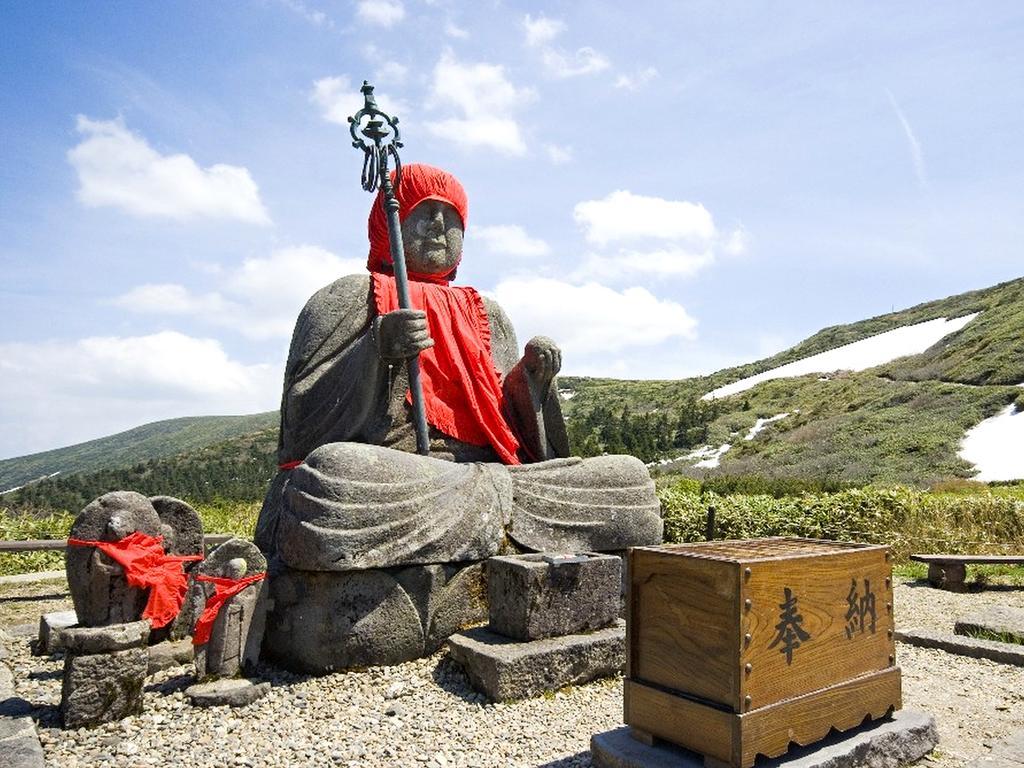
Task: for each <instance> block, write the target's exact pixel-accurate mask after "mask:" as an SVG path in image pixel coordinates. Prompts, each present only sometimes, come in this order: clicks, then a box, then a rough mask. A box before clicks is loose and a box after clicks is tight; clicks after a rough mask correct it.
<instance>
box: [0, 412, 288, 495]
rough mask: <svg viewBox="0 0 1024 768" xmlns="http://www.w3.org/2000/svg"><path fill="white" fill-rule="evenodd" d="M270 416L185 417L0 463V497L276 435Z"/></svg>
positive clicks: (273, 414) (274, 420)
mask: <svg viewBox="0 0 1024 768" xmlns="http://www.w3.org/2000/svg"><path fill="white" fill-rule="evenodd" d="M277 423H278V414H277V412H276V411H270V412H267V413H257V414H253V415H249V416H190V417H186V418H181V419H169V420H167V421H156V422H153V423H152V424H144V425H143V426H141V427H135V428H134V429H129V430H128V431H126V432H119V433H118V434H116V435H110V436H109V437H102V438H100V439H98V440H90V441H88V442H85V443H79V444H78V445H71V446H68V447H66V448H57V449H55V450H52V451H45V452H43V453H33V454H31V455H29V456H20V457H18V458H13V459H5V460H3V461H0V491H4V490H7V489H8V488H13V487H15V486H19V485H24V484H25V483H29V482H32V481H33V480H37V479H39V478H42V477H47V476H49V475H53V474H54V473H57V472H59V473H60V474H59V475H57V476H58V477H60V476H64V475H70V474H74V473H78V472H95V471H97V470H101V469H117V468H122V467H130V466H133V465H135V464H138V463H139V462H146V461H149V460H151V459H159V458H165V457H170V456H177V455H179V454H183V453H188V452H191V451H197V450H200V449H202V448H206V447H208V446H210V445H212V444H213V443H217V442H220V441H223V440H227V439H229V438H232V437H236V436H238V435H243V434H248V433H252V432H259V431H261V430H265V429H276V428H277Z"/></svg>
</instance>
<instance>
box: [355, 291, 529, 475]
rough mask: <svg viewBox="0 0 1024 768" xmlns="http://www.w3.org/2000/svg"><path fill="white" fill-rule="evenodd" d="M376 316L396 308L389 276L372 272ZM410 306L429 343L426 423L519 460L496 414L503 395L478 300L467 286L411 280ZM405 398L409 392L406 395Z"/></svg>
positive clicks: (423, 376)
mask: <svg viewBox="0 0 1024 768" xmlns="http://www.w3.org/2000/svg"><path fill="white" fill-rule="evenodd" d="M372 277H373V295H374V300H375V302H376V304H377V312H378V314H381V315H383V314H387V313H388V312H393V311H394V310H396V309H398V295H397V293H396V290H395V278H393V277H392V276H390V275H384V274H381V273H380V272H374V273H373V275H372ZM409 298H410V300H411V301H412V305H413V307H415V308H416V309H422V310H424V311H425V312H426V313H427V329H428V330H429V332H430V337H431V338H432V339H433V340H434V346H432V347H430V348H429V349H425V350H423V351H422V352H420V355H419V359H420V383H421V384H422V386H423V400H424V403H425V405H426V411H427V421H428V422H429V423H430V424H432V425H433V426H435V427H437V428H438V429H439V430H441V431H442V432H444V433H445V434H446V435H450V436H451V437H454V438H455V439H457V440H461V441H462V442H464V443H469V444H471V445H490V446H491V447H492V448H494V451H495V453H497V454H498V458H499V459H500V460H501V461H502V463H504V464H519V463H520V462H519V458H518V456H517V455H516V454H517V451H518V450H519V441H518V440H517V439H516V436H515V434H514V433H513V432H512V430H511V429H510V428H509V425H508V423H507V422H506V421H505V417H504V416H503V415H502V404H503V401H504V396H503V394H502V389H501V380H500V377H499V375H498V371H497V368H495V365H494V358H493V357H491V327H490V325H489V324H488V322H487V310H486V309H485V308H484V303H483V300H482V299H481V298H480V294H478V293H477V292H476V291H475V290H473V289H472V288H465V287H457V288H451V287H448V286H443V285H434V284H433V283H422V282H418V281H412V282H410V283H409ZM406 397H407V399H409V400H410V401H411V395H407V396H406Z"/></svg>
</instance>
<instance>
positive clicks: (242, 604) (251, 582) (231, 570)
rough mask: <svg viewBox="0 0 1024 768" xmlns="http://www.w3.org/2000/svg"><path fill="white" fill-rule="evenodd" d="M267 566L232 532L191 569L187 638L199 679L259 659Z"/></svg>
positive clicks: (225, 674) (223, 673) (230, 672)
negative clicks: (192, 623) (189, 634)
mask: <svg viewBox="0 0 1024 768" xmlns="http://www.w3.org/2000/svg"><path fill="white" fill-rule="evenodd" d="M266 567H267V562H266V560H265V559H264V557H263V555H262V554H261V553H260V551H259V550H258V549H257V548H256V547H255V546H254V545H253V544H251V543H249V542H248V541H245V540H243V539H237V538H235V539H229V540H228V541H226V542H224V543H223V544H221V545H220V546H219V547H217V548H216V549H215V550H213V552H211V553H210V555H209V556H208V557H207V558H206V560H205V561H203V563H201V564H200V565H199V567H198V568H197V569H196V573H195V574H194V579H193V582H192V585H191V587H190V591H189V597H188V601H187V602H188V604H189V605H190V606H191V609H192V612H193V613H194V615H195V616H196V617H197V620H196V625H195V628H194V632H193V639H192V642H193V645H194V646H195V665H196V675H197V676H198V677H199V678H200V679H204V678H209V677H233V676H235V675H237V674H238V673H239V672H241V671H243V669H244V668H246V667H249V666H252V665H254V664H255V663H256V661H257V660H258V659H259V652H260V641H261V639H262V637H263V630H264V623H265V615H266V600H265V592H264V590H265V587H266V584H265V582H264V580H263V579H264V576H265V575H266Z"/></svg>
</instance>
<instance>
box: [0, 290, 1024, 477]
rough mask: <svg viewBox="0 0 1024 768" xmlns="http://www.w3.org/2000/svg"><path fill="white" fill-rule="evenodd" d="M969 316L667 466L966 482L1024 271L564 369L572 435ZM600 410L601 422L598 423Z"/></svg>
mask: <svg viewBox="0 0 1024 768" xmlns="http://www.w3.org/2000/svg"><path fill="white" fill-rule="evenodd" d="M971 313H978V315H977V317H976V318H975V319H974V320H972V321H971V322H969V323H968V324H967V325H966V326H965V327H963V328H960V329H959V330H957V331H955V332H953V333H951V334H949V335H948V336H945V337H943V338H942V339H941V340H940V341H939V342H937V343H935V344H933V345H932V346H931V347H929V348H928V349H926V350H924V351H922V352H920V353H919V354H914V355H909V356H906V357H902V358H899V359H895V360H890V361H888V362H886V363H883V364H882V365H879V366H876V367H875V368H871V369H868V370H865V371H860V372H856V373H849V372H841V373H839V374H837V375H833V376H818V375H815V374H811V375H807V376H802V377H794V378H786V379H773V380H768V381H764V382H762V383H760V384H758V385H756V386H755V387H754V388H753V389H750V390H747V391H744V392H742V393H737V394H735V395H731V396H729V397H725V398H722V399H721V401H720V402H718V404H717V406H716V409H717V410H716V412H715V413H714V414H712V413H710V412H704V413H703V415H700V416H699V418H698V419H697V420H698V421H700V419H701V418H702V419H704V422H701V423H700V424H698V425H697V426H698V427H700V429H698V432H700V433H701V435H702V436H703V437H704V438H706V441H705V443H704V444H705V445H707V446H708V447H709V448H714V447H715V446H716V445H717V446H721V445H724V444H726V443H729V442H730V441H732V442H734V443H737V444H738V445H735V446H732V447H731V448H730V449H729V450H728V451H726V452H725V453H724V454H723V460H722V462H721V464H720V466H718V467H694V466H692V464H694V463H695V462H689V464H687V462H681V461H679V460H678V458H677V461H676V462H675V463H671V462H670V463H669V464H668V465H667V466H666V469H665V470H662V471H675V472H680V473H682V474H688V475H692V476H706V475H708V474H720V473H756V474H765V475H769V476H783V475H794V476H799V477H809V476H812V475H814V474H815V473H817V475H818V476H828V477H838V478H839V479H841V480H844V481H849V482H874V481H895V482H904V483H909V484H917V485H921V484H927V483H929V482H934V481H936V480H941V479H943V478H946V477H961V478H966V477H970V475H971V467H970V465H969V464H967V463H966V462H964V461H963V460H962V459H959V457H958V456H957V451H956V448H957V446H958V444H959V440H960V439H961V438H962V436H963V434H964V432H965V431H966V430H967V429H969V428H970V427H971V426H973V425H975V424H977V423H979V422H980V421H982V420H983V419H986V418H989V417H991V416H994V415H995V414H996V413H998V412H999V411H1000V410H1002V409H1004V408H1005V407H1006V406H1007V405H1010V404H1013V403H1017V407H1018V408H1019V409H1024V391H1022V390H1021V389H1019V388H1018V387H1017V385H1020V384H1021V383H1024V278H1017V279H1014V280H1009V281H1005V282H1002V283H999V284H997V285H994V286H991V287H989V288H982V289H976V290H972V291H968V292H965V293H962V294H956V295H953V296H948V297H946V298H943V299H935V300H931V301H927V302H924V303H921V304H918V305H915V306H913V307H909V308H907V309H903V310H898V311H895V312H889V313H885V314H883V315H878V316H876V317H872V318H867V319H865V320H861V321H858V322H855V323H847V324H840V325H833V326H829V327H826V328H822V329H821V330H820V331H818V332H816V333H814V334H812V335H811V336H809V337H808V338H806V339H804V340H802V341H801V342H799V343H797V344H795V345H794V346H792V347H790V348H788V349H785V350H782V351H781V352H779V353H777V354H775V355H771V356H769V357H766V358H763V359H761V360H756V361H753V362H750V363H746V364H744V365H741V366H733V367H730V368H725V369H722V370H720V371H716V372H714V373H712V374H708V375H706V376H697V377H692V378H687V379H678V380H623V379H607V378H592V377H573V376H562V377H559V387H560V389H561V391H562V392H563V393H564V394H565V395H567V397H566V399H565V400H564V401H563V408H564V410H565V412H566V417H567V420H568V421H569V422H570V428H572V427H573V425H574V424H575V425H577V427H578V426H579V425H580V424H589V425H590V426H589V427H588V428H589V429H590V431H589V432H582V433H581V432H580V430H579V429H578V428H577V429H576V439H575V440H574V447H575V448H576V449H577V450H579V452H581V453H583V454H585V455H586V454H587V453H591V454H592V453H599V452H601V451H602V450H604V449H605V447H606V446H607V445H608V444H609V442H610V438H609V436H608V434H607V432H608V430H607V429H606V427H607V424H602V423H601V419H602V418H603V419H604V420H605V421H606V422H607V421H608V420H609V419H611V420H615V419H619V420H620V427H621V424H627V426H628V422H629V419H633V421H634V422H636V423H637V424H639V423H640V420H639V418H638V416H639V415H643V414H649V415H652V417H651V419H649V420H648V421H650V422H651V423H652V424H654V422H655V421H657V424H654V426H651V425H650V424H646V423H645V424H642V425H641V427H642V428H643V429H655V430H656V429H662V430H665V429H678V426H673V425H678V424H681V423H682V421H683V420H685V419H684V417H686V418H690V417H687V416H686V413H685V412H686V410H687V409H691V410H692V409H694V408H696V406H694V405H693V403H694V402H695V401H696V400H697V399H699V398H700V397H701V396H703V395H704V394H706V393H708V392H710V391H712V390H714V389H716V388H717V387H720V386H722V385H724V384H728V383H731V382H735V381H738V380H741V379H744V378H746V377H749V376H753V375H756V374H760V373H764V372H766V371H770V370H774V369H775V368H778V367H780V366H783V365H786V364H787V363H791V362H795V361H798V360H803V359H805V358H807V357H810V356H812V355H815V354H818V353H821V352H825V351H828V350H834V349H836V348H838V347H842V346H844V345H849V344H853V343H855V342H858V341H862V340H864V339H868V338H871V337H874V336H877V335H878V334H881V333H885V332H887V331H891V330H894V329H897V328H901V327H905V326H908V325H913V324H917V323H922V322H926V321H930V320H935V319H937V318H940V317H943V318H947V319H950V318H956V317H962V316H964V315H967V314H971ZM823 373H833V372H823ZM595 413H597V414H598V416H600V418H598V419H596V421H595V418H593V417H594V415H595ZM781 413H790V414H792V415H791V416H789V417H786V418H780V419H776V420H775V421H773V422H772V423H770V424H768V425H767V426H766V427H765V428H764V429H763V430H761V431H760V432H758V433H757V435H756V439H754V438H752V439H751V440H744V439H743V438H742V435H743V434H744V433H745V432H746V431H748V430H750V429H751V427H752V426H754V425H755V424H756V421H757V419H769V418H772V417H775V416H778V415H779V414H781ZM654 414H657V419H654V416H653V415H654ZM677 416H678V419H679V420H678V421H676V419H677ZM690 416H691V417H692V413H691V414H690ZM277 420H278V417H277V412H276V411H270V412H266V413H259V414H252V415H248V416H215V417H183V418H179V419H169V420H164V421H160V422H153V423H151V424H145V425H142V426H140V427H136V428H134V429H131V430H126V431H125V432H121V433H118V434H116V435H111V436H108V437H105V438H100V439H98V440H93V441H87V442H85V443H80V444H78V445H75V446H68V447H66V448H58V449H54V450H51V451H45V452H42V453H37V454H31V455H28V456H24V457H15V458H12V459H6V460H3V461H0V489H5V488H10V487H12V486H16V485H20V484H24V483H25V482H32V481H33V480H36V479H38V478H41V477H43V476H45V475H48V474H51V473H53V472H57V471H59V472H61V477H63V476H64V475H67V474H71V473H75V472H79V473H80V472H96V471H99V470H109V469H118V468H125V467H130V466H132V465H134V464H138V463H140V462H146V461H155V460H161V459H169V458H171V457H175V456H178V457H180V456H183V455H185V454H188V453H189V452H197V451H200V450H203V449H208V448H209V447H210V446H212V445H216V444H221V443H223V444H225V445H227V444H229V443H231V441H232V440H235V439H236V438H238V437H239V436H243V435H247V434H251V433H262V432H265V431H267V430H274V429H276V427H277ZM591 422H593V423H591ZM692 422H693V419H692V418H691V419H690V421H689V422H687V423H688V424H690V425H691V427H692V426H693V423H692ZM662 437H664V436H662ZM674 437H678V435H675V436H674ZM261 439H262V440H264V441H265V440H266V439H267V436H265V435H264V436H263V437H262V438H261ZM683 442H686V443H692V441H689V439H688V440H686V441H683ZM679 443H680V441H679V440H678V439H676V440H674V442H673V440H668V441H667V442H666V441H665V440H660V441H659V440H652V441H651V445H653V446H655V447H654V448H651V449H650V450H653V451H654V452H655V453H656V454H657V456H654V458H658V457H660V458H663V459H664V458H672V456H671V454H672V453H675V454H680V450H679ZM616 445H617V443H616ZM730 445H732V444H731V443H730ZM659 446H660V447H659ZM687 447H689V448H691V449H692V448H693V447H695V446H693V445H692V444H689V445H688V446H687ZM643 458H645V460H649V459H651V458H652V456H650V455H647V456H644V457H643ZM172 490H173V489H169V490H168V492H171V491H172Z"/></svg>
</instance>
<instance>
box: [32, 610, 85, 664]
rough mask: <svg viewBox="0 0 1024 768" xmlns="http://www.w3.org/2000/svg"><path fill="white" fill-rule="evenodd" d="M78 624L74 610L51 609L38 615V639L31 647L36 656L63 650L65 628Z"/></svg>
mask: <svg viewBox="0 0 1024 768" xmlns="http://www.w3.org/2000/svg"><path fill="white" fill-rule="evenodd" d="M77 625H78V614H76V613H75V612H74V611H53V612H52V613H44V614H43V615H42V616H40V617H39V639H38V640H37V641H36V644H35V646H34V647H33V649H32V653H34V654H35V655H36V656H47V655H49V654H51V653H56V652H57V651H62V650H64V638H63V636H62V633H63V631H64V630H65V629H69V628H71V627H75V626H77Z"/></svg>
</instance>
